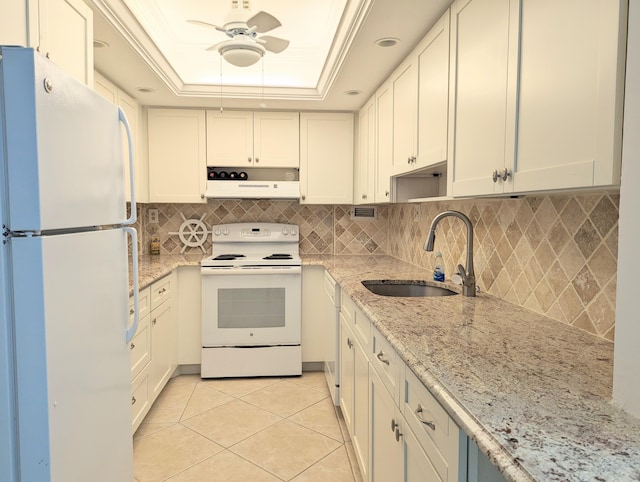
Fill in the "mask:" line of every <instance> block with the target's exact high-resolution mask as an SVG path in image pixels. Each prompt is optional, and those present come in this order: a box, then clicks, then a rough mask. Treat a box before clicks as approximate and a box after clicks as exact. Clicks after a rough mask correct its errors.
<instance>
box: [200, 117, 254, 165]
mask: <svg viewBox="0 0 640 482" xmlns="http://www.w3.org/2000/svg"><path fill="white" fill-rule="evenodd" d="M253 164H254V157H253V112H243V111H224V112H219V111H217V110H208V111H207V165H208V166H216V167H218V166H219V167H226V166H229V167H231V166H237V167H250V166H253Z"/></svg>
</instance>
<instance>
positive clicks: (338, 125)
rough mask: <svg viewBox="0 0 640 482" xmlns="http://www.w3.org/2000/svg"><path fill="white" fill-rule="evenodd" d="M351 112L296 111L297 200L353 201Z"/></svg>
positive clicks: (311, 201) (352, 123)
mask: <svg viewBox="0 0 640 482" xmlns="http://www.w3.org/2000/svg"><path fill="white" fill-rule="evenodd" d="M353 127H354V121H353V114H340V113H325V112H315V113H302V114H300V202H301V203H302V204H351V203H352V202H353Z"/></svg>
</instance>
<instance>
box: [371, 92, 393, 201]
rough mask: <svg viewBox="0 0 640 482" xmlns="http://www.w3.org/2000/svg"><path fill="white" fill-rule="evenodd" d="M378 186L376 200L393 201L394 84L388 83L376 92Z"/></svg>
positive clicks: (376, 177) (376, 176) (376, 175)
mask: <svg viewBox="0 0 640 482" xmlns="http://www.w3.org/2000/svg"><path fill="white" fill-rule="evenodd" d="M375 98H376V118H377V119H376V174H375V179H376V181H375V182H376V188H375V202H376V203H385V202H387V203H388V202H390V201H391V171H392V168H393V86H392V85H391V83H386V84H384V85H383V86H382V87H380V88H379V89H378V91H377V92H376V96H375Z"/></svg>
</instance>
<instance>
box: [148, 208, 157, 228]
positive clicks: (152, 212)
mask: <svg viewBox="0 0 640 482" xmlns="http://www.w3.org/2000/svg"><path fill="white" fill-rule="evenodd" d="M149 224H158V210H157V209H156V208H153V209H149Z"/></svg>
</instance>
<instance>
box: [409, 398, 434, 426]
mask: <svg viewBox="0 0 640 482" xmlns="http://www.w3.org/2000/svg"><path fill="white" fill-rule="evenodd" d="M414 413H415V414H416V417H418V420H420V421H421V422H422V423H423V424H424V425H426V426H427V427H429V428H430V429H431V430H435V429H436V424H435V423H433V422H430V421H429V420H425V419H424V418H422V405H420V404H418V408H416V410H415V412H414Z"/></svg>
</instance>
